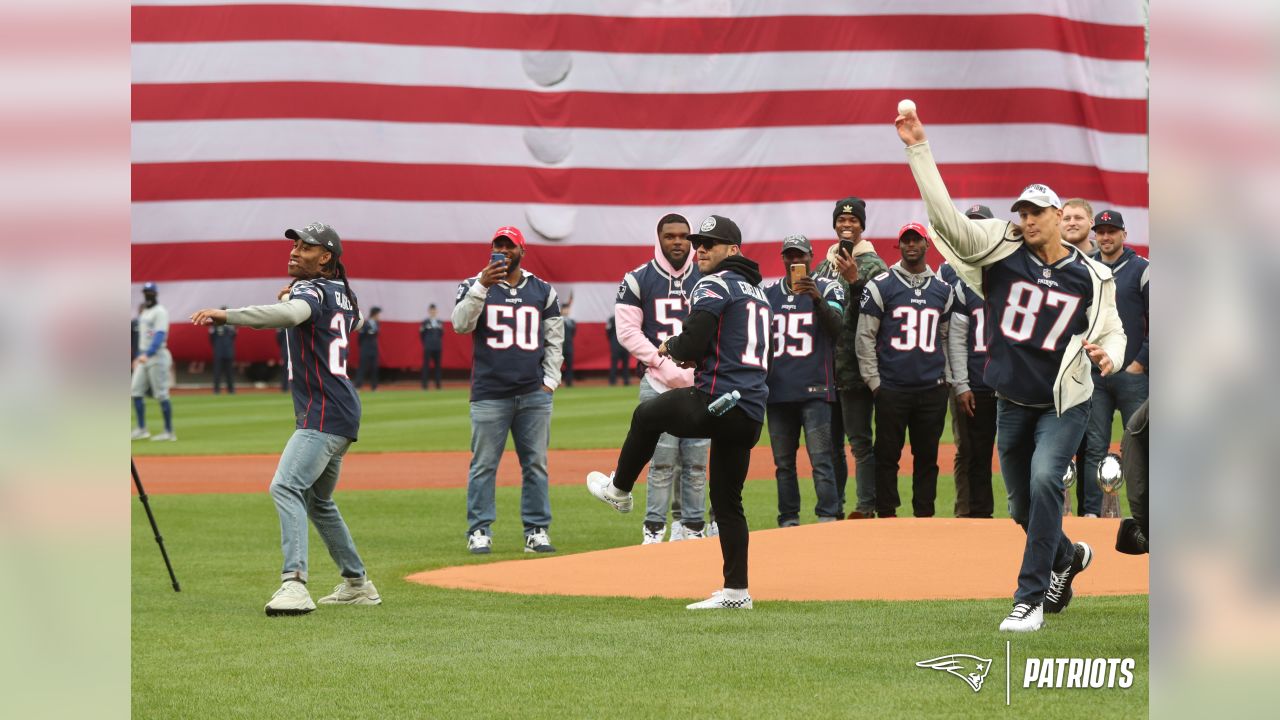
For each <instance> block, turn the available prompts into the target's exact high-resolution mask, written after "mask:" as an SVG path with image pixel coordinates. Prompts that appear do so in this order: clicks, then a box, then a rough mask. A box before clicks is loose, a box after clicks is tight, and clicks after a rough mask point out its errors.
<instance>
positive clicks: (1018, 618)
mask: <svg viewBox="0 0 1280 720" xmlns="http://www.w3.org/2000/svg"><path fill="white" fill-rule="evenodd" d="M1042 627H1044V604H1043V603H1041V604H1039V605H1036V606H1035V607H1031V606H1030V605H1028V604H1026V603H1018V604H1017V605H1014V606H1013V612H1011V613H1009V616H1008V617H1006V618H1005V619H1004V620H1002V621H1001V622H1000V632H1035V631H1037V630H1039V629H1040V628H1042Z"/></svg>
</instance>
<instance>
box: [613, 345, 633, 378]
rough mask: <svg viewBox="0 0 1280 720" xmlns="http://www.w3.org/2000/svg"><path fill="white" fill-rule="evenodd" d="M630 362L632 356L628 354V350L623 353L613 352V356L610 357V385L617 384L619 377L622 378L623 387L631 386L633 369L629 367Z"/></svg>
mask: <svg viewBox="0 0 1280 720" xmlns="http://www.w3.org/2000/svg"><path fill="white" fill-rule="evenodd" d="M630 361H631V355H630V354H629V353H627V351H626V350H623V351H622V352H621V353H619V352H618V351H616V350H615V351H613V352H612V354H610V355H609V384H610V385H616V384H617V382H618V380H617V376H618V375H621V376H622V384H623V385H630V384H631V368H629V367H627V366H628V365H630V364H631V362H630Z"/></svg>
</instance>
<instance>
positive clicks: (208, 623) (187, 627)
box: [132, 482, 1148, 719]
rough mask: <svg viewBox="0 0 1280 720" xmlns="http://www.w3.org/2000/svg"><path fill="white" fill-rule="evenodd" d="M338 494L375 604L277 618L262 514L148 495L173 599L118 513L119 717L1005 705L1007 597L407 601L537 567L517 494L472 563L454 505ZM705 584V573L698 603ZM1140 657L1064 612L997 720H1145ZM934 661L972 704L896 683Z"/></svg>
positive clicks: (266, 515)
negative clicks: (123, 593) (122, 705)
mask: <svg viewBox="0 0 1280 720" xmlns="http://www.w3.org/2000/svg"><path fill="white" fill-rule="evenodd" d="M339 495H340V497H339V502H340V503H341V506H342V510H343V514H344V515H345V516H346V518H347V521H348V523H349V524H350V526H351V528H352V532H353V534H354V535H355V537H356V540H357V543H358V544H359V547H360V549H361V552H362V554H363V556H364V558H365V562H366V563H367V564H368V567H369V569H370V576H371V577H372V578H373V579H374V580H375V581H376V582H377V584H378V587H379V590H380V591H381V593H382V595H383V597H384V604H383V605H382V606H379V607H374V608H357V607H336V608H334V607H325V606H322V607H321V608H320V609H319V610H317V611H316V612H314V613H312V614H311V615H308V616H305V617H296V618H268V617H266V616H265V615H264V614H263V612H262V605H263V604H264V603H265V602H266V600H267V599H268V597H269V596H270V594H271V592H272V591H273V590H274V589H275V587H276V583H277V577H278V576H277V574H276V568H278V567H279V549H278V544H277V538H278V537H279V530H278V525H277V521H276V516H275V511H274V509H273V507H272V505H271V502H270V501H269V499H268V498H266V497H265V496H263V495H173V496H154V497H152V498H151V502H152V506H153V508H154V511H155V513H156V515H157V517H158V520H159V523H160V527H161V529H162V530H163V532H164V536H165V540H166V545H167V547H168V549H169V552H170V555H171V557H172V559H173V562H174V565H175V568H176V571H177V573H178V578H179V580H180V581H181V582H182V592H181V593H174V592H172V590H170V588H169V585H168V578H167V575H166V574H165V570H164V565H163V563H162V561H161V559H160V557H159V553H158V551H157V549H156V546H155V541H154V539H153V537H152V534H151V531H150V528H149V526H148V524H147V520H146V516H145V514H144V513H143V512H142V510H141V508H140V506H138V505H137V504H136V503H135V507H134V517H133V577H132V583H133V631H132V648H133V668H132V679H133V683H132V690H133V696H132V697H133V715H134V717H137V718H166V719H168V718H197V717H218V718H270V717H359V718H364V717H369V718H402V717H450V718H452V717H466V716H483V717H498V718H506V717H511V718H515V717H519V718H530V717H574V718H577V717H596V718H599V717H637V718H640V717H645V718H653V717H668V716H671V715H672V713H673V712H678V713H680V714H685V715H690V716H708V717H743V718H757V717H758V718H776V717H784V716H790V717H796V716H807V717H849V716H852V715H860V716H866V717H922V716H928V715H934V714H945V716H947V717H981V716H986V715H989V714H991V713H995V712H1000V711H1002V710H1005V708H1003V707H1002V706H1003V703H1004V663H1003V657H1004V649H1005V640H1006V639H1010V638H1009V636H1007V635H1002V634H1000V633H998V632H997V631H996V630H995V627H996V624H997V623H998V621H999V619H1000V617H1001V616H1002V615H1003V614H1004V613H1005V612H1007V610H1008V605H1009V603H1008V601H1007V600H991V601H965V602H958V601H949V602H896V603H894V602H825V603H818V602H811V603H790V602H768V603H761V604H760V605H758V606H757V608H756V609H755V610H753V611H751V612H742V613H690V612H687V611H685V610H684V609H683V607H682V606H683V604H684V602H683V601H675V600H630V599H616V598H609V599H606V598H575V597H553V596H527V595H508V594H500V593H479V592H467V591H451V590H442V589H437V588H429V587H424V586H419V585H416V584H413V583H408V582H406V581H404V580H403V578H404V577H405V576H406V575H408V574H410V573H413V572H417V571H419V570H423V569H428V568H434V567H441V566H447V565H455V564H463V563H472V562H492V561H496V560H509V559H524V560H525V561H526V562H538V561H539V559H538V558H532V557H529V556H526V555H524V554H523V553H522V552H520V548H521V530H520V528H519V522H518V520H517V519H516V512H517V510H516V509H517V508H518V491H517V489H515V488H499V490H498V507H499V521H498V523H497V524H496V525H495V526H494V529H495V543H496V552H495V553H494V555H492V556H490V557H489V558H478V557H475V556H471V555H469V554H467V552H466V550H465V547H464V545H465V543H464V540H463V513H464V492H463V491H462V490H460V489H459V490H434V491H428V490H422V491H381V492H351V493H340V494H339ZM552 498H553V507H554V508H555V514H556V523H555V525H554V527H553V528H552V540H553V541H554V542H555V543H556V545H557V546H558V548H559V549H560V552H562V553H567V552H581V551H586V550H593V549H599V548H605V547H613V546H621V545H629V544H632V543H634V542H635V541H636V540H637V536H638V534H639V526H638V522H634V521H632V520H631V519H622V518H619V517H618V516H617V515H615V514H613V513H610V512H604V511H603V509H602V508H601V507H600V506H599V503H596V502H595V501H594V500H592V499H591V498H589V497H588V496H587V495H586V494H585V493H583V492H581V490H580V488H576V487H555V488H553V489H552ZM745 500H746V505H747V508H748V511H749V522H750V523H751V524H752V526H753V527H756V528H765V527H770V526H772V523H773V517H772V505H773V500H774V498H773V488H772V484H771V483H768V482H752V483H748V486H747V488H746V493H745ZM945 502H948V503H949V502H950V500H949V499H946V500H945ZM311 548H312V552H311V561H312V562H311V568H312V577H313V578H314V579H313V583H312V586H313V587H312V592H313V595H315V596H318V595H319V594H323V593H324V592H327V591H328V588H329V587H331V583H333V582H336V571H335V570H334V569H333V566H332V562H331V561H330V560H329V558H328V556H327V555H326V554H325V552H324V549H323V546H322V545H321V544H320V542H319V540H318V538H317V537H316V536H315V534H314V532H313V533H312V541H311ZM868 552H874V549H873V548H868ZM1010 580H1011V582H1012V578H1010ZM867 581H868V582H874V581H875V579H874V578H868V579H867ZM655 582H660V579H657V580H655ZM714 582H715V577H714V569H713V568H708V586H709V587H710V586H711V585H713V584H714ZM1147 647H1148V636H1147V598H1146V597H1145V596H1136V597H1115V598H1081V599H1079V600H1077V601H1076V602H1075V603H1073V604H1072V606H1071V608H1070V609H1069V610H1068V612H1067V614H1064V615H1062V616H1061V617H1060V618H1057V617H1055V618H1051V620H1050V623H1049V626H1048V627H1046V629H1045V630H1044V631H1042V632H1040V633H1037V634H1034V635H1032V636H1029V637H1021V636H1019V637H1014V638H1012V656H1013V657H1012V667H1013V674H1014V688H1013V694H1012V707H1011V708H1009V709H1008V710H1012V711H1014V712H1016V713H1018V715H1021V716H1028V717H1037V718H1056V717H1117V716H1140V715H1145V714H1146V711H1147V683H1148V680H1147V662H1146V656H1147ZM949 653H971V654H975V655H979V656H982V657H988V658H993V659H995V661H996V662H995V666H994V667H993V668H992V670H991V672H990V674H989V675H988V678H987V686H986V687H985V688H984V689H983V690H982V692H981V693H977V694H975V693H973V692H972V691H971V690H970V689H969V688H968V687H967V686H965V685H964V684H963V683H962V682H961V681H960V680H959V679H957V678H954V677H951V676H948V675H946V674H945V673H940V672H936V671H931V670H923V669H918V668H916V667H915V666H914V663H915V662H916V661H919V660H924V659H928V658H933V657H937V656H939V655H943V654H949ZM1026 657H1133V658H1136V659H1137V660H1138V668H1137V678H1136V683H1135V685H1134V687H1132V688H1130V689H1128V690H1120V689H1112V690H1075V691H1067V690H1034V689H1033V690H1023V689H1021V687H1020V683H1019V681H1020V678H1021V668H1022V667H1023V665H1022V661H1023V659H1024V658H1026Z"/></svg>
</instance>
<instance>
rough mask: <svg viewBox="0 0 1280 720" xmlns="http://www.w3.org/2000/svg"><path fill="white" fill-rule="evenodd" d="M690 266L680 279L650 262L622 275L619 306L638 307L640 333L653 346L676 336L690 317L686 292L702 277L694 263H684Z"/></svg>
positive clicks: (655, 263) (691, 261) (655, 262)
mask: <svg viewBox="0 0 1280 720" xmlns="http://www.w3.org/2000/svg"><path fill="white" fill-rule="evenodd" d="M685 262H687V263H690V264H692V265H693V267H690V268H689V269H688V271H686V272H685V274H684V276H683V277H674V276H672V275H669V274H668V273H667V272H666V271H665V270H663V269H662V268H660V267H658V261H657V260H650V261H649V262H647V263H645V264H644V265H641V266H640V267H638V268H636V269H635V270H632V271H631V272H629V273H627V274H626V275H623V276H622V282H621V283H620V284H619V285H618V301H617V304H619V305H631V306H633V307H638V308H640V310H641V311H642V312H643V313H644V320H643V321H642V322H641V324H640V331H641V332H643V333H644V336H645V337H646V338H648V339H649V342H651V343H653V345H654V347H657V346H658V345H661V344H662V341H663V340H666V339H667V338H669V337H672V336H675V335H679V334H680V331H681V329H682V328H683V323H684V319H685V318H686V317H688V316H689V293H690V292H692V291H693V286H694V285H696V284H697V283H698V280H700V279H701V278H702V273H700V272H698V267H697V263H695V262H694V261H693V259H689V260H686V261H685Z"/></svg>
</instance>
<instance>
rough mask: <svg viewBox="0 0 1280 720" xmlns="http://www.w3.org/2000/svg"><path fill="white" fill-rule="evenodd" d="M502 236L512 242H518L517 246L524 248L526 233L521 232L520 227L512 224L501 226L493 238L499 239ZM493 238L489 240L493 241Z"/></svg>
mask: <svg viewBox="0 0 1280 720" xmlns="http://www.w3.org/2000/svg"><path fill="white" fill-rule="evenodd" d="M500 237H504V238H508V239H510V240H511V242H513V243H515V244H516V247H518V248H520V249H521V250H523V249H524V233H522V232H520V228H518V227H514V226H512V225H505V226H503V227H500V228H498V229H497V230H495V231H494V232H493V240H497V239H498V238H500ZM493 240H490V241H489V242H493Z"/></svg>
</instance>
